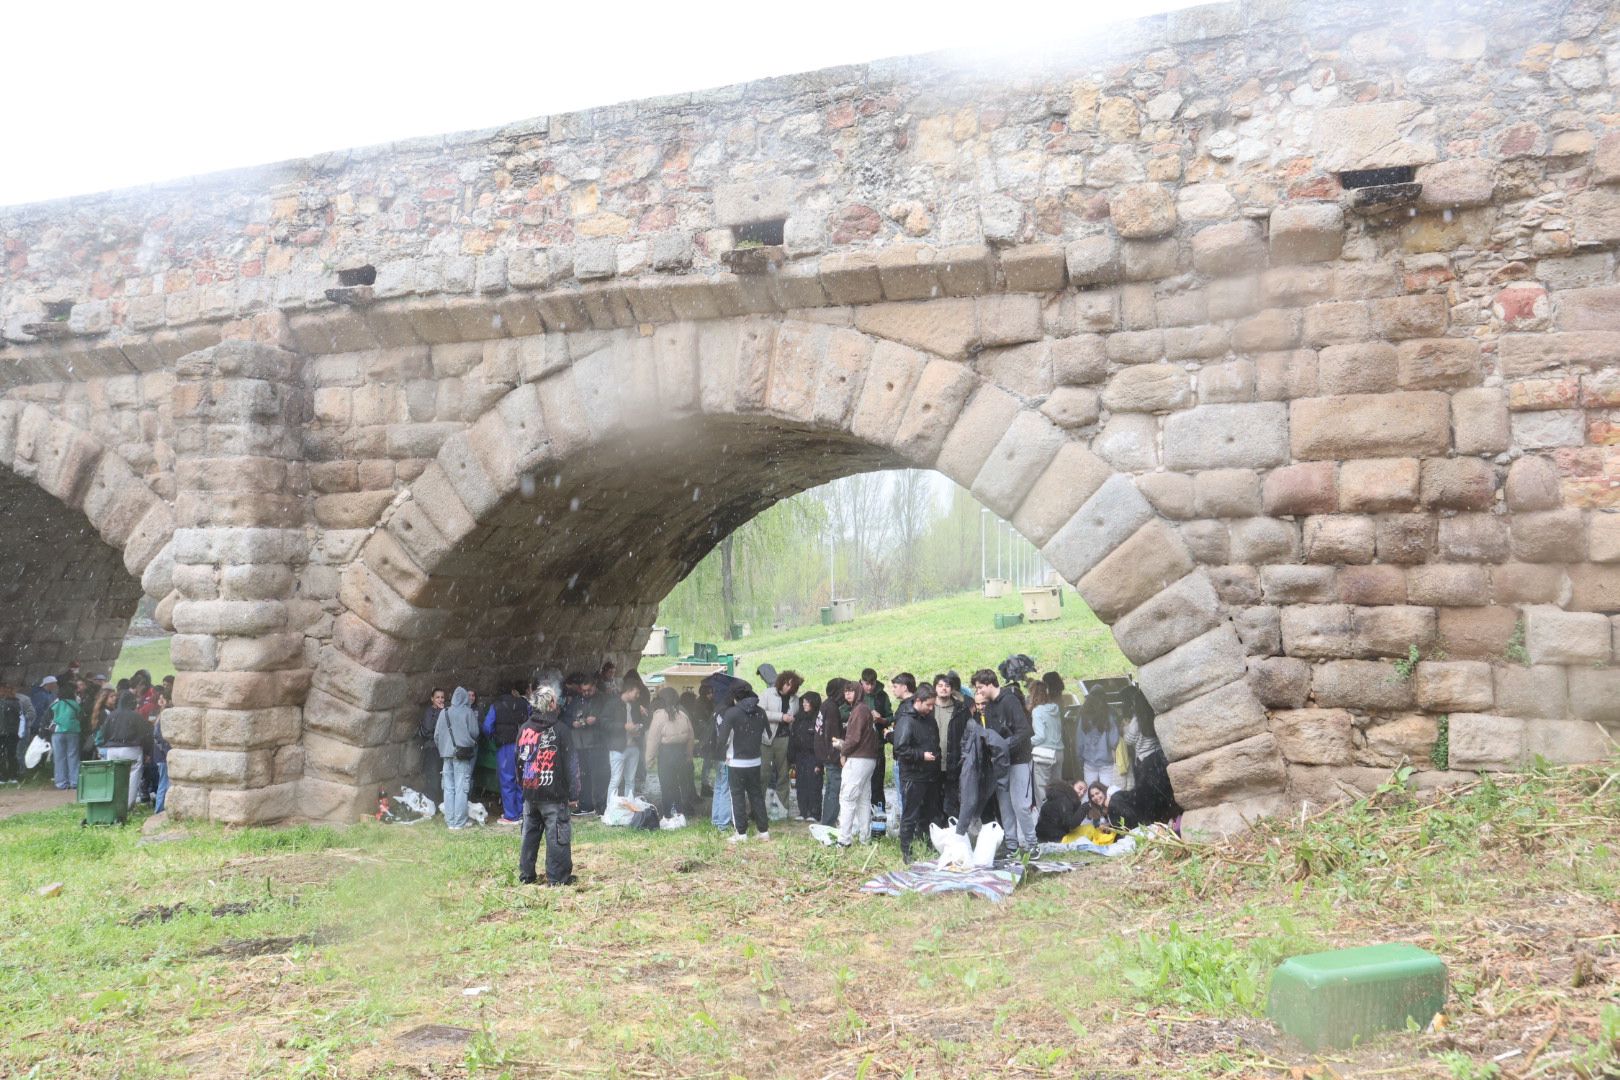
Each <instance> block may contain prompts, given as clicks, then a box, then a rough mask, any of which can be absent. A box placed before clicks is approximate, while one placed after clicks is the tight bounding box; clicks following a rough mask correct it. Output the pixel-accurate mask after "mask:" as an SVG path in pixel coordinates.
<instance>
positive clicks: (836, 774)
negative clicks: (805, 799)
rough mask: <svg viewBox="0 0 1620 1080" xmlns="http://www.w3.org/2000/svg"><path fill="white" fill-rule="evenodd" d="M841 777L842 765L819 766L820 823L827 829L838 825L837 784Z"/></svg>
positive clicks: (842, 773)
mask: <svg viewBox="0 0 1620 1080" xmlns="http://www.w3.org/2000/svg"><path fill="white" fill-rule="evenodd" d="M843 778H844V767H843V766H842V765H827V764H823V765H822V766H821V823H822V824H823V825H825V826H827V828H829V829H836V828H837V827H838V786H839V783H840V782H841V781H842V780H843Z"/></svg>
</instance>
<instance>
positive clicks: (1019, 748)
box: [973, 668, 1036, 852]
mask: <svg viewBox="0 0 1620 1080" xmlns="http://www.w3.org/2000/svg"><path fill="white" fill-rule="evenodd" d="M973 699H974V700H975V701H976V702H978V704H979V709H980V711H981V713H982V715H983V717H984V725H985V727H987V728H990V729H991V730H993V731H995V732H996V733H997V734H998V735H1000V736H1001V737H1002V738H1003V739H1005V740H1007V760H1008V770H1007V791H1006V794H1005V795H1000V794H999V793H998V801H999V802H1000V812H1001V827H1002V828H1003V829H1005V830H1007V845H1008V848H1009V849H1010V850H1011V851H1012V852H1017V851H1018V850H1019V849H1021V848H1031V849H1033V848H1034V847H1035V844H1036V839H1035V771H1034V767H1033V766H1032V765H1031V761H1032V760H1033V756H1032V754H1031V749H1032V747H1033V745H1034V741H1035V725H1034V724H1032V723H1030V719H1029V713H1027V712H1025V711H1024V705H1023V702H1021V701H1019V700H1018V698H1017V697H1016V696H1015V695H1014V694H1012V693H1010V692H1008V691H1007V690H1005V689H1003V687H1002V686H1001V684H1000V682H999V681H998V680H997V678H996V673H995V672H993V671H991V670H989V669H988V668H981V669H979V670H978V671H976V672H974V673H973Z"/></svg>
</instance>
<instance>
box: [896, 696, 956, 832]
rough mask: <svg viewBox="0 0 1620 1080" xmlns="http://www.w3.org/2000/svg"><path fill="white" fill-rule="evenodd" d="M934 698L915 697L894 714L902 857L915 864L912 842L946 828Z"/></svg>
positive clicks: (908, 699)
mask: <svg viewBox="0 0 1620 1080" xmlns="http://www.w3.org/2000/svg"><path fill="white" fill-rule="evenodd" d="M934 702H935V698H934V695H932V694H913V695H912V696H911V697H909V698H907V699H906V700H905V701H903V702H901V703H900V708H899V709H897V710H896V711H895V714H894V764H895V770H896V771H897V772H898V773H899V774H900V775H899V782H900V857H901V858H903V859H904V860H905V861H906V862H908V863H909V862H910V861H911V841H912V840H913V839H914V838H916V837H918V836H926V834H927V828H928V826H930V825H942V824H944V821H945V818H944V814H943V813H942V812H941V800H940V795H941V792H940V787H941V783H942V779H943V777H944V775H945V774H944V771H943V766H944V764H945V762H944V760H943V759H944V754H943V753H942V751H941V748H940V745H939V721H938V720H937V719H936V718H935V716H934Z"/></svg>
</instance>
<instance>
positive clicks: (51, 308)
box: [45, 300, 73, 322]
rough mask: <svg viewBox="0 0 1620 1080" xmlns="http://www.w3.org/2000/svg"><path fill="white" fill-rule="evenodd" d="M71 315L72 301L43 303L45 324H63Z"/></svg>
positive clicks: (48, 301)
mask: <svg viewBox="0 0 1620 1080" xmlns="http://www.w3.org/2000/svg"><path fill="white" fill-rule="evenodd" d="M71 314H73V301H71V300H47V301H45V319H46V321H47V322H65V321H67V317H68V316H69V315H71Z"/></svg>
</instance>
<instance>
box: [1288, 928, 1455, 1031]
mask: <svg viewBox="0 0 1620 1080" xmlns="http://www.w3.org/2000/svg"><path fill="white" fill-rule="evenodd" d="M1445 1005H1446V965H1445V961H1443V960H1441V959H1440V958H1439V957H1438V956H1436V955H1435V954H1434V953H1431V952H1428V951H1427V950H1425V949H1420V948H1418V947H1417V946H1416V945H1408V944H1406V943H1404V942H1392V943H1390V944H1387V945H1363V946H1360V947H1358V948H1351V949H1337V950H1335V951H1333V952H1321V953H1311V954H1309V955H1308V956H1295V957H1291V958H1289V959H1287V960H1284V961H1283V962H1282V964H1281V965H1280V966H1279V967H1278V968H1277V970H1276V973H1275V974H1273V975H1272V977H1271V993H1270V995H1269V997H1268V999H1267V1001H1266V1014H1267V1015H1268V1016H1270V1017H1271V1019H1272V1020H1274V1021H1276V1023H1277V1026H1278V1027H1279V1028H1281V1029H1282V1030H1283V1031H1285V1032H1287V1033H1288V1034H1289V1035H1292V1036H1293V1037H1294V1038H1296V1039H1298V1040H1299V1041H1300V1042H1302V1043H1304V1044H1305V1046H1306V1047H1307V1048H1309V1049H1311V1050H1317V1049H1320V1048H1322V1047H1341V1046H1350V1045H1352V1044H1354V1043H1355V1042H1356V1040H1358V1039H1364V1038H1367V1037H1370V1036H1372V1035H1376V1034H1377V1033H1378V1032H1381V1031H1400V1030H1401V1029H1402V1028H1404V1027H1405V1026H1406V1024H1407V1021H1409V1020H1410V1021H1411V1022H1412V1023H1414V1024H1416V1025H1417V1026H1418V1027H1420V1028H1423V1027H1428V1025H1429V1022H1430V1021H1431V1020H1433V1019H1434V1016H1435V1014H1436V1013H1438V1012H1440V1011H1441V1010H1442V1009H1444V1008H1445Z"/></svg>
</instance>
